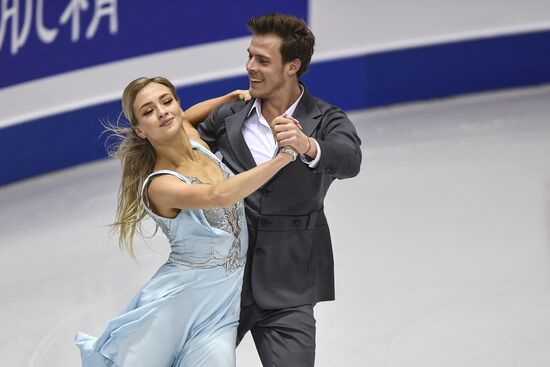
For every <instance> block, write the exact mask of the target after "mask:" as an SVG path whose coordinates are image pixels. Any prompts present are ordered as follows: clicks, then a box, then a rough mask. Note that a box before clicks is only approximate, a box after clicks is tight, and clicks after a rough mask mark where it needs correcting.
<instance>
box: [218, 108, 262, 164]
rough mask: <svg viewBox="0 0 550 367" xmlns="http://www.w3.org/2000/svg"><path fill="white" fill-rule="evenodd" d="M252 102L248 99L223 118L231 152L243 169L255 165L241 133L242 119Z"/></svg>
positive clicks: (244, 117)
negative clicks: (235, 111)
mask: <svg viewBox="0 0 550 367" xmlns="http://www.w3.org/2000/svg"><path fill="white" fill-rule="evenodd" d="M253 103H254V100H251V101H249V102H248V103H247V105H246V106H245V107H244V108H242V109H241V110H240V111H238V112H237V113H235V114H233V115H230V116H228V117H227V118H226V119H225V128H226V130H227V138H228V140H229V144H231V148H232V149H233V152H235V158H236V159H237V160H238V161H239V162H241V164H242V165H243V167H244V169H245V170H248V169H250V168H253V167H255V166H256V162H255V161H254V158H253V157H252V153H250V150H249V149H248V146H247V145H246V142H245V140H244V137H243V133H242V127H243V123H244V120H245V119H246V116H247V114H248V111H250V108H251V107H252V104H253Z"/></svg>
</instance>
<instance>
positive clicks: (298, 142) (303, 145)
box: [271, 114, 317, 158]
mask: <svg viewBox="0 0 550 367" xmlns="http://www.w3.org/2000/svg"><path fill="white" fill-rule="evenodd" d="M271 130H272V131H273V136H274V137H275V140H276V141H277V145H279V146H280V147H290V148H292V149H294V150H295V151H296V152H297V153H299V154H305V155H306V156H308V157H309V158H314V157H315V156H316V155H317V145H316V144H315V142H314V141H312V139H311V138H310V137H309V136H307V135H306V134H304V132H303V131H302V125H301V124H300V122H299V121H298V120H296V119H295V118H294V117H292V116H288V115H286V114H284V115H281V116H278V117H275V118H274V119H273V121H271Z"/></svg>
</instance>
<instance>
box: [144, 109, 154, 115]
mask: <svg viewBox="0 0 550 367" xmlns="http://www.w3.org/2000/svg"><path fill="white" fill-rule="evenodd" d="M151 112H153V110H146V111H144V112H143V115H144V116H146V115H150V114H151Z"/></svg>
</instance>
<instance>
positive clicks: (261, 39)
mask: <svg viewBox="0 0 550 367" xmlns="http://www.w3.org/2000/svg"><path fill="white" fill-rule="evenodd" d="M281 43H282V40H281V38H280V37H279V36H277V35H274V34H267V35H253V36H252V41H251V42H250V46H249V47H248V62H247V63H246V71H247V72H248V79H249V82H250V95H251V96H252V97H253V98H262V99H269V98H273V97H276V96H277V94H278V93H284V92H285V90H284V87H285V86H286V85H289V81H290V80H291V79H290V76H289V74H288V70H287V69H288V63H287V64H286V65H285V64H283V58H282V56H281Z"/></svg>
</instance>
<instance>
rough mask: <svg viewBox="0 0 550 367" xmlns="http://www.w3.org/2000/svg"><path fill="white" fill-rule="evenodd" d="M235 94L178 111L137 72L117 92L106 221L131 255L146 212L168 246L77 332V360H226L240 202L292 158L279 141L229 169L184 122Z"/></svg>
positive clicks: (165, 92)
mask: <svg viewBox="0 0 550 367" xmlns="http://www.w3.org/2000/svg"><path fill="white" fill-rule="evenodd" d="M244 96H245V93H243V92H241V91H236V92H233V93H231V94H228V95H227V96H224V97H220V98H217V99H214V100H209V101H206V102H203V103H201V104H198V105H196V106H194V107H192V108H190V109H189V110H188V111H186V112H184V111H183V110H182V109H181V107H180V104H179V100H178V98H177V96H176V91H175V88H174V86H173V85H172V84H171V83H170V81H168V80H167V79H165V78H161V77H156V78H139V79H136V80H134V81H132V82H131V83H130V84H129V85H128V86H127V87H126V89H125V90H124V93H123V96H122V106H123V110H124V114H125V116H126V117H127V119H128V121H130V123H131V127H129V128H128V129H126V130H120V129H119V130H118V135H119V136H121V137H122V138H123V140H122V142H121V143H120V145H119V146H118V150H117V155H118V157H119V158H120V159H121V161H122V171H123V172H122V183H121V186H120V192H119V201H118V210H117V217H116V221H115V223H114V224H115V227H116V228H117V229H118V230H119V231H120V241H121V244H123V245H125V246H126V247H128V249H129V251H130V253H132V254H133V238H134V233H135V231H136V230H138V229H139V228H140V227H139V224H140V221H141V220H142V219H143V218H144V216H145V215H149V216H151V217H152V218H153V219H154V221H155V222H156V223H157V225H158V226H159V227H160V228H161V229H162V231H163V232H164V234H165V235H166V236H167V238H168V241H169V243H170V246H171V250H172V251H171V253H170V256H169V259H168V261H167V262H166V263H165V264H164V265H163V266H162V267H161V268H160V269H159V270H158V272H157V273H156V274H155V275H154V276H153V278H152V279H151V280H150V281H149V282H148V283H147V284H146V285H145V286H144V287H143V288H142V289H141V290H140V292H139V293H138V294H137V295H136V296H135V298H134V299H133V300H132V302H131V303H130V305H129V307H128V309H127V310H126V312H124V313H123V314H121V315H120V316H119V317H117V318H115V319H113V320H111V321H110V322H109V323H108V324H107V326H106V328H105V330H104V331H103V333H102V334H101V335H100V336H99V337H98V338H94V337H91V336H88V335H86V334H83V333H78V334H77V336H76V343H77V345H78V346H79V348H80V351H81V357H82V363H83V366H85V367H92V366H93V367H96V366H101V367H103V366H105V367H107V366H109V367H111V366H117V367H119V366H132V367H140V366H143V367H151V366H155V367H163V366H166V367H168V366H193V367H198V366H208V367H216V366H234V365H235V345H236V332H237V325H238V321H239V312H240V298H241V296H240V292H241V286H242V276H243V265H244V262H245V258H246V251H247V245H248V234H247V227H246V222H245V217H244V207H243V201H242V200H243V198H244V197H246V196H247V195H249V194H251V193H252V192H254V191H255V190H257V189H258V188H259V187H261V186H262V185H263V184H264V183H265V182H267V181H268V180H269V179H270V178H271V177H272V176H273V175H275V174H276V173H277V172H278V171H279V170H281V169H282V168H283V167H285V166H286V165H287V164H289V163H290V162H291V161H293V160H294V159H295V158H296V153H295V152H294V151H293V150H291V149H289V148H283V149H281V151H280V152H279V153H278V154H277V155H276V156H275V157H274V158H273V159H271V160H269V161H267V162H265V163H263V164H261V165H258V166H257V167H255V168H253V169H251V170H249V171H246V172H243V173H241V174H238V175H233V173H232V172H231V171H230V170H229V169H228V168H227V167H226V166H225V165H224V164H223V163H222V162H220V161H219V160H218V158H217V157H216V156H215V155H214V154H212V153H211V152H210V150H209V149H208V145H206V144H205V143H204V142H203V141H202V140H201V139H200V137H199V134H198V133H197V131H196V130H195V128H194V127H193V124H196V122H197V121H200V120H202V119H203V118H204V117H205V116H206V115H207V114H208V113H209V112H210V111H211V110H212V109H213V108H214V107H215V106H216V105H217V104H219V103H222V102H227V101H230V100H232V99H239V98H241V99H242V98H246V97H244ZM248 98H249V97H248Z"/></svg>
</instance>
